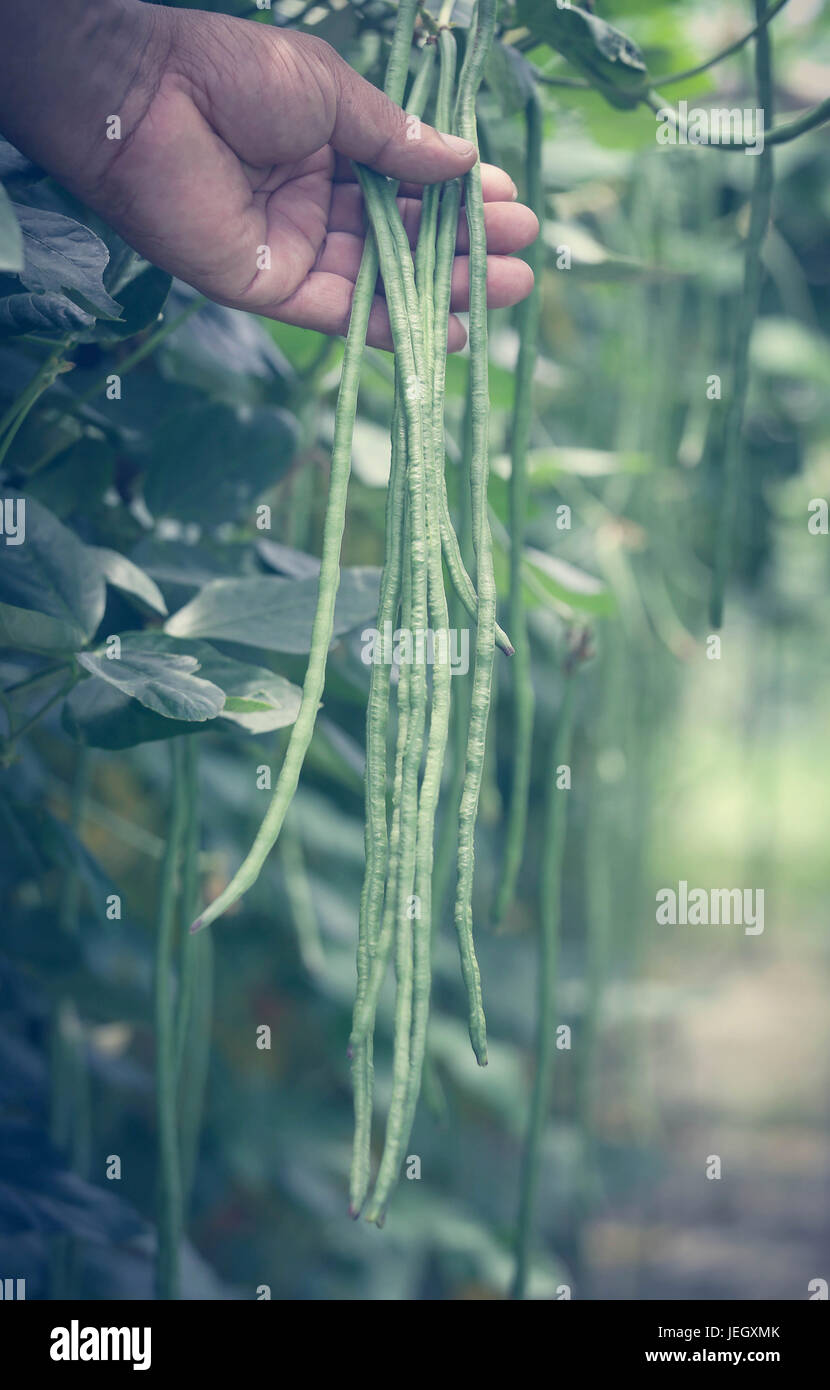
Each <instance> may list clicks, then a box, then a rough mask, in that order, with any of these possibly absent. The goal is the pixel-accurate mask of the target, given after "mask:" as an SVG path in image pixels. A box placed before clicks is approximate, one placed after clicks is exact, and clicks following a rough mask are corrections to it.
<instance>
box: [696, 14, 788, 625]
mask: <svg viewBox="0 0 830 1390" xmlns="http://www.w3.org/2000/svg"><path fill="white" fill-rule="evenodd" d="M765 11H766V0H755V13H756V15H757V16H758V18H759V20H760V19H761V18H762V17H763V15H764V13H765ZM755 74H756V83H757V92H758V105H759V107H760V108H761V110H762V111H763V112H764V119H765V120H766V119H767V117H769V118H770V119H771V118H772V114H773V82H772V52H771V44H770V34H769V30H768V29H766V28H763V29H761V30H760V31H759V33H758V37H757V39H756V44H755ZM773 175H774V170H773V154H772V150H771V149H769V148H767V147H765V148H764V150H763V151H762V153H761V154H760V155H758V157H757V160H756V164H755V178H754V183H753V188H752V201H751V209H750V221H749V231H748V233H747V238H746V252H745V257H744V283H743V290H742V293H741V299H740V303H739V304H738V311H737V323H736V328H735V346H734V370H733V379H732V394H731V396H730V398H729V402H728V405H727V410H726V421H725V425H724V442H723V469H722V474H721V478H722V483H721V489H722V490H721V504H720V514H719V517H718V526H717V533H716V537H715V557H714V573H713V576H712V593H711V599H710V606H709V618H710V622H711V624H712V626H713V627H715V628H719V627H721V625H722V623H723V605H724V592H725V589H726V581H727V575H728V573H729V570H730V567H731V560H732V553H733V548H734V540H735V522H736V516H737V510H738V499H739V496H740V487H741V456H742V445H741V434H742V430H743V422H744V411H745V408H746V398H747V392H748V389H749V342H750V337H751V334H752V325H753V323H754V322H755V318H756V315H757V313H758V304H759V300H760V294H761V277H762V270H763V267H762V260H761V254H762V250H763V245H764V237H765V236H766V232H767V227H768V225H769V219H770V211H771V207H772V188H773Z"/></svg>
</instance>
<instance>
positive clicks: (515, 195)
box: [510, 179, 519, 203]
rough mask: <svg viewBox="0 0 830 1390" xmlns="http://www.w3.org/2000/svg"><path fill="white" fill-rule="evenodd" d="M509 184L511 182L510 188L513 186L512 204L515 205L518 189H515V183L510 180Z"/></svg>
mask: <svg viewBox="0 0 830 1390" xmlns="http://www.w3.org/2000/svg"><path fill="white" fill-rule="evenodd" d="M510 182H511V184H512V186H513V202H514V203H515V202H516V200H517V198H518V196H519V190H518V188H517V187H516V185H515V183H513V180H512V179H511V180H510Z"/></svg>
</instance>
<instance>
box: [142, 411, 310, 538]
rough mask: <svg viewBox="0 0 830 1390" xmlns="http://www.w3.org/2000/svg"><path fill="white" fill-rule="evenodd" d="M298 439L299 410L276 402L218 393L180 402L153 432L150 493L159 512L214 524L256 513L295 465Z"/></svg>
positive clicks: (149, 502)
mask: <svg viewBox="0 0 830 1390" xmlns="http://www.w3.org/2000/svg"><path fill="white" fill-rule="evenodd" d="M126 389H127V390H128V389H129V387H128V386H127V388H126ZM295 443H296V425H295V422H294V420H293V418H292V416H290V415H289V414H288V413H287V412H286V411H283V410H278V409H277V408H276V407H273V406H258V407H256V408H243V409H240V410H232V409H231V408H230V407H229V406H226V405H223V404H221V403H220V402H216V401H212V402H206V403H205V402H199V403H198V404H195V405H193V406H191V407H186V408H185V409H184V410H180V411H178V410H177V411H175V412H173V413H172V414H170V415H166V416H165V417H164V418H163V419H162V421H161V422H160V424H159V427H158V429H157V430H156V431H155V434H154V436H153V439H152V442H151V446H150V456H149V459H148V463H147V473H146V477H145V481H144V500H145V502H146V503H147V506H148V508H149V509H150V511H151V512H152V514H153V515H154V516H172V517H177V518H179V519H180V520H184V521H196V522H200V523H201V524H202V525H205V526H211V527H215V526H217V525H219V524H221V523H222V522H227V521H234V520H236V519H237V518H238V517H242V516H245V515H246V514H247V515H249V516H252V513H253V505H254V501H255V499H256V498H257V497H259V496H260V494H261V493H262V492H264V491H265V489H266V488H268V487H272V486H273V484H274V483H276V482H277V481H278V480H279V479H280V478H281V477H282V476H283V474H284V473H285V471H286V469H287V468H288V466H289V464H290V462H291V459H292V456H293V453H294V447H295Z"/></svg>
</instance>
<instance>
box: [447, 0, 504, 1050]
mask: <svg viewBox="0 0 830 1390" xmlns="http://www.w3.org/2000/svg"><path fill="white" fill-rule="evenodd" d="M497 8H498V5H497V0H479V4H478V7H477V10H476V26H475V30H474V33H473V36H472V39H471V41H470V42H469V44H468V48H467V54H466V57H465V60H464V65H463V67H462V70H461V77H460V80H459V88H458V97H457V99H456V108H455V125H456V132H457V133H458V134H459V135H461V136H462V137H463V138H464V139H467V140H472V141H473V143H475V142H476V114H475V99H476V93H477V91H478V87H479V84H480V82H481V77H482V72H483V69H484V63H485V60H486V57H487V53H488V51H489V48H490V44H491V42H492V38H493V32H494V29H495V22H496V11H497ZM465 191H466V212H467V225H468V227H469V231H470V394H471V400H472V462H471V470H470V489H471V495H472V522H473V544H474V548H475V555H476V581H477V585H478V623H477V626H476V655H475V667H474V671H473V692H472V697H471V703H470V727H469V733H468V737H467V758H466V771H465V777H464V789H463V791H462V794H461V809H460V814H459V827H458V886H457V890H456V900H455V927H456V932H457V935H458V946H459V954H460V957H461V972H462V975H463V977H464V984H465V986H466V990H467V1002H468V1011H469V1026H470V1041H471V1042H472V1045H473V1051H474V1053H475V1055H476V1060H477V1061H478V1064H479V1066H486V1063H487V1035H486V1024H485V1021H484V1006H483V1003H482V998H481V977H480V973H479V968H478V961H477V959H476V953H475V945H474V942H473V920H472V918H473V913H472V890H473V868H474V840H475V824H476V818H477V813H478V800H479V794H480V791H481V776H482V769H483V765H484V746H485V741H486V737H487V719H488V714H489V709H490V684H491V681H492V674H493V653H494V650H495V627H496V581H495V575H494V573H493V547H492V538H491V536H490V522H489V517H488V513H487V479H488V472H489V458H488V450H489V431H488V420H489V406H490V396H489V384H488V370H487V237H486V233H485V230H484V201H483V197H482V191H481V164H480V161H476V164H475V166H474V167H473V169H472V170H471V171H470V173H469V174H467V176H466V178H465Z"/></svg>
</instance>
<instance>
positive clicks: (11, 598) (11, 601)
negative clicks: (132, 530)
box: [0, 497, 106, 651]
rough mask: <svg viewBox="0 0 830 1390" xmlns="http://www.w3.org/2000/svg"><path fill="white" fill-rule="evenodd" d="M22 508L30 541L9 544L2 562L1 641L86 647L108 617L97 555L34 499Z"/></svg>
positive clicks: (31, 647) (31, 646)
mask: <svg viewBox="0 0 830 1390" xmlns="http://www.w3.org/2000/svg"><path fill="white" fill-rule="evenodd" d="M20 506H25V512H24V518H25V520H24V526H25V530H24V531H23V536H24V539H23V542H22V544H20V545H9V544H8V543H6V544H4V546H3V564H2V566H0V642H2V643H3V644H5V645H9V646H20V647H22V648H24V649H25V650H27V651H71V650H72V649H74V648H77V647H82V646H84V645H85V644H86V643H87V642H88V641H89V639H90V638H91V637H92V635H93V634H94V632H95V629H96V628H97V626H98V624H99V623H100V621H101V619H102V617H103V616H104V604H105V601H106V595H105V587H104V579H103V575H102V573H101V568H100V565H99V563H98V561H97V559H96V557H95V553H94V551H92V550H91V549H90V547H88V546H85V545H83V544H82V542H81V541H79V540H78V538H77V536H75V535H74V534H73V532H72V531H70V530H69V529H68V528H67V527H66V526H64V525H63V524H62V523H61V522H60V521H58V519H57V517H55V516H53V515H52V513H51V512H50V511H48V510H47V509H46V507H44V506H42V505H41V504H40V502H36V501H35V499H34V498H33V497H26V498H22V499H21V500H20ZM20 506H19V507H18V516H19V515H20Z"/></svg>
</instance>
